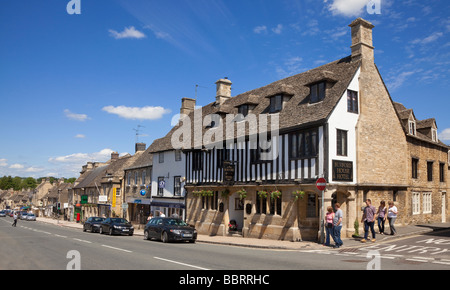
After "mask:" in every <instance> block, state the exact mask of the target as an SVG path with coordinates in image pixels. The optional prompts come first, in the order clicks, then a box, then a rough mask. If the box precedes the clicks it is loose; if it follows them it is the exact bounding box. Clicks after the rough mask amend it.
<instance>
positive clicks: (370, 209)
mask: <svg viewBox="0 0 450 290" xmlns="http://www.w3.org/2000/svg"><path fill="white" fill-rule="evenodd" d="M376 211H377V210H376V208H375V207H374V206H373V205H372V201H371V200H370V199H367V200H366V207H365V208H364V214H363V217H362V219H361V222H364V239H362V240H361V242H362V243H365V242H366V241H367V238H368V236H369V228H370V231H371V232H372V242H375V228H374V225H375V216H376Z"/></svg>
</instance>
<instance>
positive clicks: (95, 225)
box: [83, 216, 105, 233]
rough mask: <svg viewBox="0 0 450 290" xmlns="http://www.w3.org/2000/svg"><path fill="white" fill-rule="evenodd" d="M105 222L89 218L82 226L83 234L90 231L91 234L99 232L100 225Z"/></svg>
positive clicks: (97, 218)
mask: <svg viewBox="0 0 450 290" xmlns="http://www.w3.org/2000/svg"><path fill="white" fill-rule="evenodd" d="M104 221H105V218H102V217H97V216H96V217H90V218H88V219H87V221H85V222H84V224H83V232H85V231H91V233H95V232H100V225H101V223H102V222H104Z"/></svg>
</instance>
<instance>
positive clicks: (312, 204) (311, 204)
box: [306, 193, 318, 218]
mask: <svg viewBox="0 0 450 290" xmlns="http://www.w3.org/2000/svg"><path fill="white" fill-rule="evenodd" d="M317 216H318V209H317V196H316V194H314V193H308V200H307V207H306V217H309V218H315V217H317Z"/></svg>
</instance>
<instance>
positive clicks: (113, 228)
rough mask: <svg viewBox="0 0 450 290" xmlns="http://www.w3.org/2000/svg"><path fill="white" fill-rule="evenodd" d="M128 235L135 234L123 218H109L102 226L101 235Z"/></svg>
mask: <svg viewBox="0 0 450 290" xmlns="http://www.w3.org/2000/svg"><path fill="white" fill-rule="evenodd" d="M103 233H108V234H110V235H113V234H116V233H118V234H126V235H129V236H132V235H133V233H134V228H133V226H132V225H131V224H130V223H129V222H128V221H127V220H126V219H123V218H107V219H105V220H104V221H103V222H102V223H101V224H100V234H103Z"/></svg>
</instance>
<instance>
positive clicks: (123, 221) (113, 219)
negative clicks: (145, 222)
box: [111, 218, 128, 224]
mask: <svg viewBox="0 0 450 290" xmlns="http://www.w3.org/2000/svg"><path fill="white" fill-rule="evenodd" d="M111 222H113V223H118V224H126V223H128V221H127V220H126V219H121V218H112V219H111Z"/></svg>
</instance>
